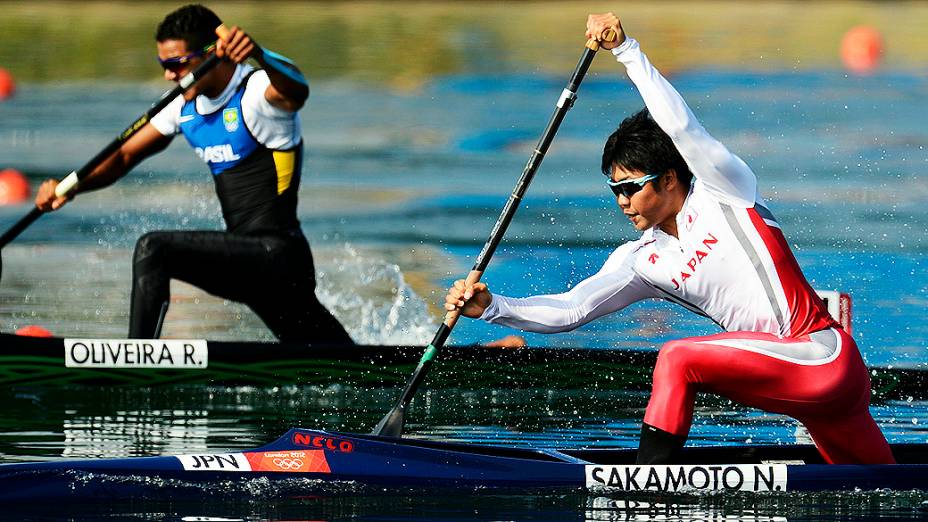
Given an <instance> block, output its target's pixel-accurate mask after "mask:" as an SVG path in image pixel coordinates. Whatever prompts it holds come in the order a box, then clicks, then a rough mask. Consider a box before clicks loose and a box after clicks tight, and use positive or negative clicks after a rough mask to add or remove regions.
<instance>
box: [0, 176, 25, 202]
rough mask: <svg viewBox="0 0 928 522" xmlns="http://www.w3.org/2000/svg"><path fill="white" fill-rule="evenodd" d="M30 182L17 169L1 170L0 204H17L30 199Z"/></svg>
mask: <svg viewBox="0 0 928 522" xmlns="http://www.w3.org/2000/svg"><path fill="white" fill-rule="evenodd" d="M29 192H30V191H29V182H28V181H27V180H26V176H23V174H22V172H20V171H18V170H16V169H3V170H0V205H16V204H18V203H22V202H24V201H26V200H27V199H29Z"/></svg>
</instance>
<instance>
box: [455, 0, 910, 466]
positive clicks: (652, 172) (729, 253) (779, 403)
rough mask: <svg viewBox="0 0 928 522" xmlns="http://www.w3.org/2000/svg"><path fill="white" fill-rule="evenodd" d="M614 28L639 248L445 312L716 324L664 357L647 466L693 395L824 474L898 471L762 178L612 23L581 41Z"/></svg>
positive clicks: (667, 455) (502, 318) (677, 446)
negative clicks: (773, 419) (628, 101)
mask: <svg viewBox="0 0 928 522" xmlns="http://www.w3.org/2000/svg"><path fill="white" fill-rule="evenodd" d="M608 30H613V31H615V32H616V33H617V34H619V38H618V39H617V40H616V41H615V42H609V43H604V44H603V47H604V48H608V49H611V51H612V54H613V55H615V57H616V59H617V60H618V61H619V62H620V63H622V64H623V65H624V66H625V69H626V71H627V73H628V76H629V77H630V78H631V80H632V82H634V84H635V87H637V89H638V91H639V92H640V94H641V97H642V98H643V99H644V102H645V105H646V108H645V109H643V110H641V111H639V112H638V113H636V114H634V115H632V116H629V117H628V118H626V119H625V120H624V121H622V123H621V125H619V127H618V129H617V130H616V131H615V132H614V133H612V135H611V136H609V138H608V139H607V140H606V144H605V147H604V149H603V155H602V171H603V174H605V175H606V185H607V187H608V188H609V190H611V191H612V193H613V194H614V195H615V197H616V202H617V204H618V207H619V209H620V210H621V211H622V214H623V215H624V217H626V218H627V219H628V220H629V222H630V223H631V224H632V226H634V227H635V229H637V230H638V231H640V232H641V237H640V238H639V239H637V240H635V241H630V242H628V243H625V244H623V245H620V246H619V247H618V248H616V249H615V251H614V252H613V253H612V255H610V256H609V258H608V259H607V260H606V261H605V264H604V265H603V267H602V268H601V269H600V270H599V272H598V273H596V274H594V275H592V276H590V277H588V278H587V279H585V280H584V281H581V282H579V283H578V284H576V285H575V286H573V288H571V289H570V290H569V291H567V292H565V293H562V294H555V295H543V296H534V297H526V298H510V297H504V296H500V295H492V294H491V293H490V292H489V290H488V289H487V287H486V285H484V284H482V283H477V282H476V281H475V280H473V279H472V278H469V279H467V280H460V281H457V282H455V283H454V285H453V286H452V288H451V289H450V290H449V291H448V295H447V297H446V309H447V310H448V312H449V313H462V314H463V315H465V316H467V317H472V318H480V319H482V320H484V321H488V322H491V323H495V324H502V325H507V326H510V327H513V328H518V329H521V330H525V331H532V332H542V333H555V332H563V331H568V330H572V329H574V328H578V327H580V326H582V325H584V324H586V323H588V322H590V321H592V320H594V319H597V318H599V317H603V316H605V315H608V314H611V313H615V312H618V311H620V310H622V309H623V308H625V307H626V306H628V305H630V304H632V303H635V302H637V301H641V300H644V299H663V300H667V301H670V302H673V303H677V304H679V305H681V306H683V307H685V308H687V309H688V310H691V311H693V312H695V313H697V314H700V315H703V316H706V317H708V318H710V319H712V320H713V321H714V322H715V323H717V324H718V325H719V326H720V327H721V328H722V329H724V330H725V333H721V334H715V335H707V336H705V337H695V338H689V339H680V340H676V341H672V342H669V343H667V344H665V345H664V346H663V347H662V348H661V349H660V353H659V355H658V359H657V363H656V366H655V368H654V377H653V388H652V393H651V400H650V402H649V404H648V407H647V410H646V412H645V416H644V423H643V424H642V430H641V441H640V446H639V450H638V463H639V464H667V463H673V462H674V461H675V460H676V459H677V458H678V455H679V452H680V450H681V448H682V447H683V444H684V442H685V441H686V438H687V435H688V433H689V430H690V425H691V423H692V419H693V407H694V399H695V396H696V394H697V393H698V392H710V393H714V394H717V395H722V396H724V397H727V398H730V399H732V400H734V401H736V402H738V403H741V404H744V405H747V406H751V407H755V408H759V409H762V410H765V411H770V412H775V413H780V414H785V415H789V416H791V417H793V418H795V419H797V420H799V421H800V422H801V423H802V424H803V425H804V426H805V427H806V428H807V429H808V430H809V433H810V434H811V436H812V439H813V440H814V441H815V444H816V446H817V447H818V450H819V452H820V453H821V455H822V457H823V458H824V460H825V461H826V462H829V463H845V464H885V463H892V462H893V455H892V452H891V451H890V448H889V446H888V445H887V443H886V439H885V438H884V437H883V434H882V433H881V432H880V429H879V427H878V426H877V425H876V423H875V422H874V421H873V418H872V417H871V416H870V412H869V409H868V405H869V400H870V378H869V374H868V371H867V368H866V366H864V363H863V360H862V359H861V356H860V353H859V352H858V349H857V345H856V344H855V343H854V339H853V338H852V337H851V336H850V334H849V333H848V332H846V331H844V329H842V327H841V326H840V325H839V324H838V323H837V322H836V321H835V320H834V319H833V318H832V317H831V316H830V315H829V313H828V310H827V309H826V307H825V305H824V304H823V302H822V300H821V299H820V298H819V297H818V296H817V295H816V293H815V292H814V291H813V290H812V288H811V287H810V286H809V284H808V282H807V281H806V279H805V277H804V276H803V274H802V271H801V270H800V268H799V265H798V263H797V262H796V259H795V258H794V257H793V254H792V252H791V251H790V248H789V244H788V243H787V241H786V239H785V236H784V234H783V232H782V231H781V229H780V225H779V223H778V221H777V220H776V218H775V217H774V215H773V213H772V212H771V211H770V210H769V208H768V206H767V204H766V203H765V201H764V200H763V199H762V198H761V197H760V194H759V191H758V189H757V178H756V177H755V175H754V173H753V172H752V171H751V169H750V168H749V167H748V166H747V164H745V162H744V161H742V160H741V158H739V157H738V156H736V155H735V154H733V153H731V152H730V151H729V150H728V149H727V148H726V147H725V146H724V145H722V143H720V142H719V141H718V140H716V139H715V138H713V137H712V136H711V135H710V134H709V133H708V132H707V131H706V130H705V129H704V128H703V127H702V125H701V124H700V123H699V121H698V120H697V119H696V116H695V115H694V114H693V112H692V111H691V110H690V108H689V107H688V106H687V105H686V102H685V101H684V100H683V98H682V97H681V96H680V94H679V93H678V92H677V91H676V90H675V89H674V88H673V87H672V86H671V85H670V83H668V82H667V80H666V79H664V77H663V76H661V74H660V73H659V72H658V70H657V69H656V68H655V67H654V66H653V65H651V62H650V61H649V60H648V58H647V57H646V56H645V54H644V52H642V50H641V48H640V47H639V44H638V42H637V41H636V40H635V39H633V38H630V37H628V36H627V35H626V34H625V32H624V31H623V28H622V24H621V23H620V21H619V19H618V18H617V17H616V16H615V15H613V14H612V13H606V14H598V15H590V16H589V18H588V20H587V31H586V35H587V37H596V36H597V35H600V34H603V32H604V31H608Z"/></svg>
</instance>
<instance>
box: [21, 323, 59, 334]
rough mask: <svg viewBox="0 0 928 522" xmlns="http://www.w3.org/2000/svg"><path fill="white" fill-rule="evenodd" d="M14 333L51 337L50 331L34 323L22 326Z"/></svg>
mask: <svg viewBox="0 0 928 522" xmlns="http://www.w3.org/2000/svg"><path fill="white" fill-rule="evenodd" d="M16 335H24V336H27V337H52V333H51V332H49V331H48V330H46V329H45V328H42V327H41V326H38V325H35V324H30V325H27V326H23V327H22V328H20V329H19V330H16Z"/></svg>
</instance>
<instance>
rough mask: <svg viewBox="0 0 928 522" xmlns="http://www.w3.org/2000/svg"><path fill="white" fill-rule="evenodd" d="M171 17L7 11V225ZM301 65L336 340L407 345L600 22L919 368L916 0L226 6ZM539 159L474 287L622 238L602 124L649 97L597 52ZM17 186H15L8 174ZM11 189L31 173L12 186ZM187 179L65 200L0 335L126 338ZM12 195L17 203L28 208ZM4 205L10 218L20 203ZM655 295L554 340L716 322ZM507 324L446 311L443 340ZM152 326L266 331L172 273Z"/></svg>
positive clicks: (148, 11)
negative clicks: (134, 261)
mask: <svg viewBox="0 0 928 522" xmlns="http://www.w3.org/2000/svg"><path fill="white" fill-rule="evenodd" d="M176 7H177V4H174V3H166V2H145V3H135V2H124V3H119V2H116V3H114V2H82V3H81V4H80V9H77V4H74V3H70V2H29V3H21V2H4V3H3V9H4V16H3V17H2V18H0V34H3V35H4V36H3V44H2V47H0V68H2V69H3V70H4V72H3V74H0V86H5V88H4V91H3V92H5V93H6V94H5V98H6V99H5V100H4V101H2V102H0V169H14V170H15V171H17V172H18V173H20V174H22V175H23V178H22V179H20V180H18V181H17V180H15V179H14V180H13V181H10V182H9V183H10V184H9V187H8V189H7V190H8V191H10V194H11V197H10V199H9V204H7V205H6V206H3V207H0V219H2V222H3V223H10V224H12V223H13V222H14V221H15V220H16V219H18V217H19V216H20V215H22V214H23V213H24V212H25V211H27V210H28V209H29V205H30V203H28V201H31V195H29V196H28V197H26V196H25V194H26V193H27V192H29V190H30V189H31V190H33V191H34V189H35V188H36V187H37V185H38V184H39V183H40V182H41V180H43V179H45V178H47V177H56V178H60V177H62V176H63V175H65V174H67V173H68V172H70V171H71V170H72V169H75V168H77V167H78V166H80V165H82V164H83V163H84V162H85V161H87V159H89V158H90V156H92V155H93V154H94V153H95V152H96V150H98V149H99V148H101V147H102V146H103V145H105V144H106V143H107V142H108V141H109V140H110V139H112V137H113V136H114V135H115V134H116V133H117V132H119V131H120V130H122V129H123V128H124V126H125V125H127V124H128V123H129V122H131V121H132V120H134V119H135V117H137V115H138V114H140V113H141V112H142V111H144V110H145V109H146V108H147V107H148V106H149V105H150V104H151V103H152V102H153V101H154V100H156V99H157V97H158V95H159V94H160V93H161V92H163V91H164V90H166V89H167V88H169V87H170V85H169V84H167V82H165V81H164V79H163V78H162V77H161V72H160V68H159V67H158V64H157V62H156V61H155V47H154V38H153V34H154V30H155V27H156V25H157V24H158V22H159V21H160V20H161V19H162V18H163V16H164V15H165V14H166V13H167V12H169V11H171V10H172V9H174V8H176ZM214 9H215V10H216V11H217V12H218V14H219V15H220V17H221V18H222V19H223V20H224V21H225V22H226V23H227V24H236V25H240V26H242V27H244V28H245V29H246V30H247V31H248V32H249V33H250V34H251V35H253V36H254V38H255V39H256V40H257V41H258V42H259V43H261V44H262V45H264V46H265V47H268V48H270V49H273V50H276V51H278V52H281V53H283V54H285V55H287V56H290V57H292V58H293V59H294V60H295V61H296V63H298V64H299V65H300V67H301V68H302V70H303V71H304V72H305V73H306V75H307V76H308V77H309V78H310V80H311V84H312V89H313V91H312V96H311V99H310V102H309V104H308V105H307V106H306V108H304V109H303V111H302V119H303V124H304V138H305V142H306V148H307V160H306V164H305V167H304V172H303V181H302V186H301V206H300V215H301V219H302V223H303V227H304V229H305V230H306V232H307V234H308V235H309V237H310V239H311V243H312V244H313V247H314V251H315V255H316V258H317V259H316V261H317V271H318V272H319V281H320V288H319V294H320V298H321V299H322V300H323V301H324V302H325V303H326V304H327V305H328V306H329V307H330V308H331V309H333V311H334V312H335V313H336V315H337V316H338V317H339V319H340V320H342V321H343V322H344V323H345V324H346V325H347V327H348V328H349V330H350V332H351V333H352V335H353V336H355V338H356V339H358V340H359V341H361V342H367V343H411V344H416V343H422V342H426V341H427V340H428V339H429V338H430V337H431V334H432V332H433V329H434V327H435V326H436V325H437V324H438V321H439V320H440V319H439V310H438V305H439V303H440V302H441V300H442V296H443V291H444V288H445V287H446V286H447V285H448V284H449V283H450V282H451V281H453V280H454V279H456V278H458V277H462V276H464V275H465V274H466V273H467V271H468V269H469V268H470V265H471V264H472V261H473V259H474V258H475V256H476V254H477V253H478V252H479V250H480V247H481V246H482V244H483V242H484V241H485V240H486V237H487V235H488V233H489V231H490V229H491V227H492V224H493V222H494V221H495V219H496V216H498V213H499V211H500V209H501V208H502V205H503V203H504V202H505V199H506V197H507V196H508V194H509V192H510V191H511V189H512V186H513V185H514V183H515V181H516V179H518V176H519V174H520V173H521V171H522V167H523V165H524V162H525V161H526V159H527V158H528V156H529V153H530V151H531V149H532V147H533V146H534V144H535V141H536V140H537V138H538V136H539V135H540V133H541V130H542V129H543V128H544V125H545V123H546V122H547V119H548V117H549V116H550V114H551V112H552V110H553V106H554V103H555V101H556V100H557V97H558V96H559V93H560V91H561V89H562V88H563V85H564V83H565V82H566V80H567V78H568V76H569V74H570V72H571V71H572V70H573V67H574V65H575V64H576V60H577V59H578V57H579V55H580V51H581V49H582V45H583V30H584V26H585V19H586V15H587V13H589V12H602V11H607V10H613V11H616V12H617V13H618V15H619V16H620V17H621V18H622V20H623V22H624V24H625V27H626V30H627V32H628V34H630V35H631V36H633V37H635V38H637V39H638V40H639V41H640V42H641V44H642V48H643V49H644V51H645V52H646V53H647V54H648V56H649V57H650V59H651V60H652V62H653V63H654V64H655V65H656V66H657V67H658V68H659V69H660V70H661V71H662V72H663V73H664V74H665V75H666V76H667V77H668V78H669V79H670V80H671V81H672V82H673V83H674V84H675V86H676V87H677V88H678V89H679V90H680V91H681V93H682V94H683V95H684V96H685V98H686V99H687V100H688V102H689V103H690V105H691V106H692V107H693V109H694V111H695V112H696V113H697V116H699V117H700V118H701V119H702V121H703V123H704V124H705V126H706V127H707V129H708V130H709V131H710V132H712V133H713V134H714V135H715V136H717V137H718V138H720V139H721V140H722V141H723V142H724V143H726V144H727V145H728V146H729V148H731V149H732V150H733V151H735V152H736V153H738V154H739V155H741V156H742V157H743V158H745V159H746V160H747V162H748V163H749V164H750V165H751V166H752V167H753V168H754V170H755V172H756V173H757V174H758V177H759V180H760V187H761V190H762V192H763V194H764V195H765V197H766V198H767V199H768V200H769V203H770V205H771V208H772V209H773V210H774V212H775V213H776V214H777V215H778V217H779V219H780V220H781V222H783V223H784V231H785V232H786V234H787V237H788V238H789V239H790V241H791V242H792V243H793V245H794V248H795V251H796V254H797V256H798V257H799V259H800V262H801V263H802V264H803V266H804V268H805V270H806V274H807V276H808V277H809V278H810V279H811V280H812V281H813V284H814V286H816V287H817V288H822V289H837V290H842V291H846V292H849V293H850V294H851V295H852V297H853V298H854V299H855V305H856V306H855V312H856V317H855V333H856V334H857V337H858V339H859V340H860V342H861V345H862V347H863V348H864V350H865V351H866V352H867V355H868V357H869V358H870V359H871V360H872V361H875V362H879V363H888V362H896V363H899V362H905V361H907V362H909V363H917V362H919V361H921V360H922V359H923V358H924V355H925V346H926V342H925V341H926V339H928V327H926V326H924V321H922V320H921V314H922V310H923V309H924V306H925V304H926V301H928V298H926V283H925V280H926V278H925V277H924V276H925V275H926V271H925V266H924V255H925V251H926V238H925V233H924V230H925V226H926V224H928V214H926V210H925V205H924V203H925V202H926V200H928V188H926V187H925V185H924V183H922V182H921V180H920V177H921V176H922V173H923V171H924V170H925V168H926V166H928V152H926V150H925V146H926V144H928V131H926V130H925V127H924V118H925V116H928V114H926V112H925V103H924V98H925V94H926V92H928V83H926V72H928V68H926V64H925V58H924V57H925V56H926V55H928V40H925V39H924V38H923V37H922V35H921V31H922V24H920V23H918V21H919V20H925V19H928V4H925V3H919V2H899V3H897V2H878V3H857V2H816V3H795V2H751V3H738V2H696V3H693V2H657V3H654V2H631V3H628V2H623V3H621V4H608V3H580V2H511V3H502V2H444V3H429V2H362V3H356V2H315V3H314V2H309V3H307V2H262V3H260V4H258V3H237V2H223V3H222V4H221V5H216V6H214ZM600 54H601V55H600V56H599V58H598V59H597V60H596V62H595V63H594V65H593V68H592V72H591V74H590V75H589V76H588V77H587V80H586V82H585V83H584V84H583V86H582V87H581V89H580V93H579V100H578V102H577V104H576V106H575V108H574V109H573V110H572V111H571V113H570V114H569V115H568V116H567V119H566V121H565V123H564V125H563V126H562V128H561V131H560V133H559V135H558V136H557V138H556V139H555V141H554V144H553V146H552V148H551V151H550V152H549V155H548V157H547V159H546V161H545V164H544V165H543V166H542V168H541V170H540V172H539V174H538V176H537V177H536V180H535V182H534V185H533V186H532V187H531V188H530V190H529V192H528V199H527V200H526V201H525V203H524V204H523V205H522V208H521V209H520V211H519V214H518V215H517V216H516V220H515V222H514V223H513V225H512V228H511V229H510V232H509V233H508V235H507V236H506V237H505V239H504V241H503V243H502V247H501V249H500V250H499V252H498V254H497V255H496V258H494V260H493V262H492V263H491V265H490V267H489V269H488V271H487V273H486V276H485V281H487V282H488V283H490V285H491V289H493V290H494V291H500V292H503V293H506V294H510V295H527V294H529V293H539V292H540V293H548V292H560V291H563V290H564V289H566V288H569V287H570V286H571V285H573V284H575V283H577V282H578V281H580V280H582V279H583V278H584V277H586V276H588V275H590V274H592V273H593V272H595V271H596V270H597V269H598V267H599V266H600V265H601V263H602V262H603V261H604V260H605V258H606V256H607V255H608V253H609V252H610V251H611V250H612V249H613V248H615V247H616V246H617V245H619V244H621V242H623V241H625V240H628V239H631V238H633V237H635V232H634V230H633V229H632V228H631V227H630V226H628V225H627V223H625V222H624V220H622V219H617V218H618V217H619V215H618V213H617V211H616V210H615V202H614V199H613V198H612V197H611V195H610V193H609V192H608V190H606V189H605V187H604V186H603V185H604V184H603V178H602V177H601V175H600V174H599V173H598V165H599V156H600V154H601V147H602V143H603V141H604V139H605V137H606V136H608V134H609V133H610V132H611V131H612V130H613V129H614V128H615V126H616V125H617V124H618V123H619V122H620V121H621V119H622V118H624V117H625V116H627V115H629V114H631V113H633V112H634V111H636V110H638V109H639V108H640V107H641V106H642V103H641V101H640V98H639V97H638V95H637V93H636V91H635V90H634V87H633V86H632V85H631V83H630V82H629V81H628V80H627V79H626V78H625V73H624V70H623V68H622V67H621V66H620V65H619V64H617V63H616V62H615V60H614V59H613V57H612V56H611V55H610V54H607V53H600ZM23 180H25V183H22V181H23ZM23 185H25V186H23ZM211 185H212V182H211V180H210V176H209V175H208V174H207V171H206V169H205V166H204V165H202V164H201V163H200V161H199V160H198V159H197V158H196V156H195V155H194V154H193V153H192V151H191V150H189V147H188V146H187V144H186V143H184V140H182V139H178V140H175V143H174V144H172V146H171V147H170V148H169V150H167V151H166V152H164V153H162V154H160V155H159V156H157V157H155V158H153V159H151V160H149V161H148V162H146V163H144V164H142V165H141V166H139V167H138V168H136V169H135V171H134V172H133V173H132V174H130V175H129V176H127V177H126V178H124V179H123V180H121V182H120V183H119V184H117V185H116V186H114V187H111V188H109V189H107V190H104V191H100V192H96V193H92V194H86V195H81V196H80V197H79V198H78V199H77V200H76V201H75V202H74V203H72V204H70V205H68V207H66V208H65V209H64V210H62V211H60V212H58V213H55V214H54V215H49V216H45V217H43V218H42V219H41V220H40V221H39V222H38V223H36V224H35V225H33V226H32V227H31V228H29V229H28V230H27V231H26V232H25V233H24V234H22V236H21V237H20V238H19V239H17V240H16V241H14V242H13V243H12V244H11V245H9V246H8V247H6V248H4V251H3V258H4V259H3V260H4V263H5V266H4V272H3V274H4V280H3V284H2V285H0V300H2V301H0V305H2V306H0V328H2V329H3V330H4V331H15V330H16V329H18V328H21V327H23V326H27V325H38V326H41V327H43V328H46V329H48V330H50V331H51V332H53V333H55V334H57V335H63V336H74V335H82V336H107V335H123V332H124V331H125V329H126V322H127V309H128V304H127V303H128V296H127V294H128V290H129V287H130V263H131V251H132V247H133V245H134V242H135V240H136V239H137V238H138V237H139V236H140V235H141V234H142V233H144V232H146V231H149V230H154V229H163V228H184V229H191V228H212V229H216V228H221V227H222V222H221V217H220V214H219V212H218V203H217V202H216V198H215V196H214V194H213V188H212V186H211ZM23 200H25V201H27V202H21V201H23ZM18 201H19V203H17V202H18ZM714 331H715V326H714V325H712V324H711V323H708V322H707V321H705V320H702V319H699V318H693V317H689V316H688V315H686V314H684V313H680V312H679V311H678V310H676V309H675V308H673V307H671V306H669V305H666V304H661V303H644V304H641V305H636V306H635V307H633V308H632V309H630V310H629V311H628V313H625V314H620V315H617V316H614V317H609V318H605V319H603V320H601V321H599V322H598V323H596V324H593V325H589V326H587V327H585V328H583V329H581V330H578V331H577V332H573V333H569V334H562V335H557V336H533V335H530V336H528V338H529V341H530V343H531V344H536V345H556V346H561V345H563V346H566V345H571V346H577V345H579V346H593V347H610V346H636V347H642V348H648V347H654V346H659V344H660V342H662V341H663V340H666V339H669V338H673V337H677V336H680V335H688V334H703V333H708V332H714ZM507 333H511V332H509V331H508V330H505V329H502V328H498V327H491V326H487V325H482V324H477V323H475V322H473V321H462V322H461V323H459V326H458V328H457V329H456V331H455V335H454V337H453V339H452V342H456V343H458V344H466V343H472V342H482V341H487V340H490V339H492V338H496V337H499V336H502V335H505V334H507ZM164 335H166V336H172V337H208V338H214V339H271V337H270V334H269V333H268V332H267V330H266V329H265V328H264V326H263V325H262V324H261V323H260V321H258V320H257V319H256V318H255V317H254V316H253V314H251V313H250V311H249V310H247V309H246V308H244V307H240V306H238V305H237V304H234V303H229V302H225V301H221V300H217V299H214V298H212V297H210V296H208V295H206V294H203V293H202V292H200V291H198V290H195V289H193V288H190V287H185V286H183V285H181V284H178V285H175V288H174V292H173V300H172V304H171V309H170V311H169V315H168V318H167V321H166V324H165V330H164Z"/></svg>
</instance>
